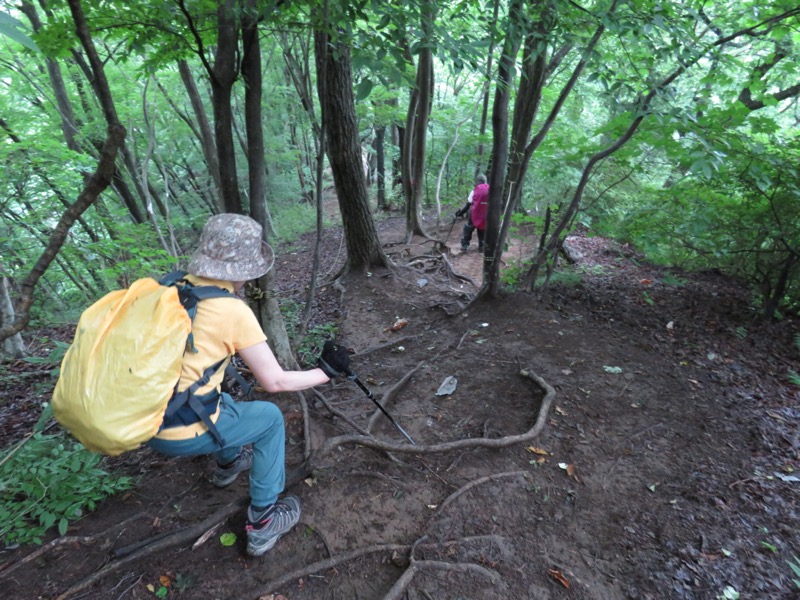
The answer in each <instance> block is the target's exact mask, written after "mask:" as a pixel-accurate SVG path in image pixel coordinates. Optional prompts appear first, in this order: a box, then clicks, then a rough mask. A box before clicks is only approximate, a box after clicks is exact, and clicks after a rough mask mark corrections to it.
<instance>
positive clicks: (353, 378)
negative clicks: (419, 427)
mask: <svg viewBox="0 0 800 600" xmlns="http://www.w3.org/2000/svg"><path fill="white" fill-rule="evenodd" d="M346 374H347V378H348V379H349V380H351V381H355V382H356V385H357V386H358V387H360V388H361V391H363V392H364V393H365V394H366V395H367V398H369V399H370V400H372V402H374V403H375V406H377V407H378V408H379V409H380V411H381V412H382V413H383V414H384V416H385V417H386V418H387V419H389V421H390V422H391V424H392V425H394V426H395V428H396V429H397V431H399V432H400V433H402V434H403V436H404V437H405V438H406V439H407V440H408V441H409V443H410V444H411V445H412V446H416V445H417V444H416V442H414V440H412V439H411V436H410V435H408V434H407V433H406V431H405V429H403V428H402V427H400V425H399V424H398V423H397V421H395V420H394V418H393V417H392V415H390V414H389V413H388V412H387V411H386V409H385V408H383V406H381V403H380V402H378V400H377V399H376V398H375V396H374V395H373V394H372V392H371V391H370V390H369V388H368V387H367V386H365V385H364V384H363V383H362V382H361V380H360V379H359V378H358V375H356V374H355V373H353V372H352V371H350V370H348V371H346Z"/></svg>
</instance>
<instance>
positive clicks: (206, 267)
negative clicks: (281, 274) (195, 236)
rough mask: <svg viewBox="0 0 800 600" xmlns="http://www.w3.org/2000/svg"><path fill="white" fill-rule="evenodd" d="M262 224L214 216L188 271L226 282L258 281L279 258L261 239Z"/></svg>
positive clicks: (202, 236) (238, 218) (238, 217)
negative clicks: (276, 257) (276, 258)
mask: <svg viewBox="0 0 800 600" xmlns="http://www.w3.org/2000/svg"><path fill="white" fill-rule="evenodd" d="M261 231H262V229H261V225H259V224H258V223H257V222H256V221H254V220H253V219H251V218H250V217H245V216H244V215H237V214H221V215H214V216H213V217H211V218H210V219H209V220H208V223H206V226H205V227H204V228H203V233H202V234H201V235H200V245H199V248H198V249H197V250H196V251H195V253H194V254H193V255H192V258H191V260H190V261H189V266H188V267H187V271H189V273H191V274H192V275H198V276H200V277H208V278H209V279H221V280H222V281H249V280H250V279H257V278H258V277H261V276H262V275H264V274H265V273H266V272H267V271H269V270H270V269H271V268H272V264H273V262H274V260H275V256H274V254H273V252H272V249H271V248H270V247H269V245H268V244H267V243H265V242H264V241H263V240H262V239H261Z"/></svg>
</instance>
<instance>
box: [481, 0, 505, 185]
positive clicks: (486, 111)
mask: <svg viewBox="0 0 800 600" xmlns="http://www.w3.org/2000/svg"><path fill="white" fill-rule="evenodd" d="M499 9H500V0H494V6H493V9H492V25H491V29H490V31H492V32H494V31H495V29H496V28H497V13H498V11H499ZM486 56H487V57H486V81H491V80H492V61H493V60H494V35H492V36H491V38H490V41H489V51H488V52H487V55H486ZM490 91H491V90H490V89H489V86H488V85H487V86H486V91H485V92H484V93H483V110H482V111H481V125H480V129H479V131H478V135H479V136H480V140H479V141H478V160H477V162H476V163H475V176H477V175H478V174H479V173H480V172H481V171H482V170H483V169H484V167H483V165H482V164H481V162H482V158H483V136H485V135H486V121H487V120H488V116H489V92H490ZM486 170H487V171H488V168H487V169H486Z"/></svg>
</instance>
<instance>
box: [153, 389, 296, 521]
mask: <svg viewBox="0 0 800 600" xmlns="http://www.w3.org/2000/svg"><path fill="white" fill-rule="evenodd" d="M216 425H217V429H218V430H219V432H220V434H221V435H222V438H223V439H224V440H225V446H224V447H220V445H219V444H218V443H217V442H216V440H214V438H213V437H212V436H211V434H210V433H208V432H206V433H204V434H202V435H199V436H197V437H194V438H191V439H188V440H161V439H158V438H153V439H151V440H150V441H149V442H147V445H148V446H149V447H150V448H152V449H153V450H155V451H156V452H159V453H161V454H166V455H167V456H198V455H201V454H211V455H213V456H214V458H215V459H216V460H217V463H218V464H221V465H225V464H228V463H231V462H233V461H234V460H236V457H237V456H239V451H240V450H241V449H242V446H244V445H246V444H252V445H253V466H252V468H251V469H250V502H251V504H253V505H255V506H267V505H269V504H273V503H274V502H275V501H276V500H277V499H278V494H280V493H281V492H282V491H283V487H284V485H285V483H286V479H285V477H286V471H285V463H284V461H285V447H284V444H285V440H286V431H285V428H284V423H283V414H282V413H281V410H280V409H279V408H278V407H277V406H275V405H274V404H273V403H272V402H262V401H256V402H234V401H233V399H232V398H231V397H230V396H229V395H228V394H225V393H223V394H222V398H221V399H220V413H219V419H217V423H216Z"/></svg>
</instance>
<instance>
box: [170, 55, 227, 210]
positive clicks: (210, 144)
mask: <svg viewBox="0 0 800 600" xmlns="http://www.w3.org/2000/svg"><path fill="white" fill-rule="evenodd" d="M178 71H179V72H180V74H181V81H183V87H184V88H186V94H187V95H188V96H189V102H190V103H191V105H192V110H193V111H194V118H195V120H196V121H197V126H198V127H199V129H200V138H199V141H200V148H201V149H202V151H203V157H204V158H205V160H206V166H207V167H208V172H209V173H210V174H211V179H212V181H213V182H214V187H215V188H216V189H215V192H216V193H215V198H216V199H217V202H219V199H220V198H221V196H222V193H221V191H220V190H221V189H222V184H221V183H220V177H219V160H218V159H217V148H216V142H215V140H214V132H213V131H212V129H211V123H210V122H209V120H208V114H207V113H206V108H205V105H204V104H203V101H202V99H201V97H200V92H199V91H198V89H197V84H196V83H195V80H194V75H192V70H191V68H190V67H189V63H188V62H186V61H185V60H180V61H178Z"/></svg>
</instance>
